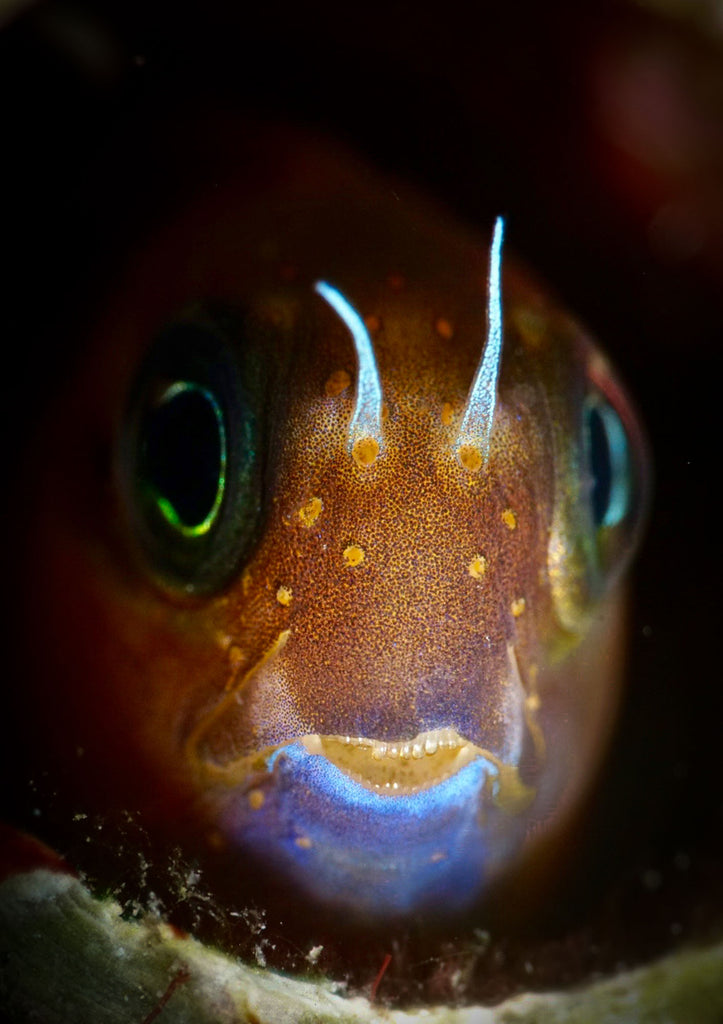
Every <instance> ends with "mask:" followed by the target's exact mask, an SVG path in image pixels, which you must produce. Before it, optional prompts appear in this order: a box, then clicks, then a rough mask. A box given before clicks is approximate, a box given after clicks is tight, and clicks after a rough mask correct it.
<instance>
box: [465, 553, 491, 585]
mask: <svg viewBox="0 0 723 1024" xmlns="http://www.w3.org/2000/svg"><path fill="white" fill-rule="evenodd" d="M467 569H468V572H469V574H470V576H471V577H472V579H473V580H481V579H482V577H483V576H484V574H485V573H486V572H487V559H486V558H485V556H484V555H475V556H474V558H473V559H472V561H471V562H470V563H469V565H468V567H467Z"/></svg>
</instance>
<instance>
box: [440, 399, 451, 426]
mask: <svg viewBox="0 0 723 1024" xmlns="http://www.w3.org/2000/svg"><path fill="white" fill-rule="evenodd" d="M453 420H454V406H453V405H452V403H451V402H445V403H444V405H443V406H442V423H443V424H444V425H445V427H451V426H452V421H453Z"/></svg>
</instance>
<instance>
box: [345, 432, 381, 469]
mask: <svg viewBox="0 0 723 1024" xmlns="http://www.w3.org/2000/svg"><path fill="white" fill-rule="evenodd" d="M351 453H352V456H353V457H354V461H355V462H356V464H357V466H362V467H366V466H371V464H372V463H373V462H374V460H375V459H376V457H377V455H378V454H379V442H378V441H376V440H375V439H374V438H373V437H360V438H358V440H356V441H355V442H354V445H353V447H352V450H351Z"/></svg>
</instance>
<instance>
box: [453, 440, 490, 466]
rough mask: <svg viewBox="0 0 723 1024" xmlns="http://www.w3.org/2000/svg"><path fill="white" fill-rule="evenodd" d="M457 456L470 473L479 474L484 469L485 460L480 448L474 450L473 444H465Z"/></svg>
mask: <svg viewBox="0 0 723 1024" xmlns="http://www.w3.org/2000/svg"><path fill="white" fill-rule="evenodd" d="M457 454H458V456H459V461H460V462H461V463H462V465H463V466H464V468H465V469H466V470H467V472H468V473H478V472H479V470H480V469H481V468H482V462H483V461H484V460H483V458H482V452H481V451H480V450H479V448H474V447H473V446H472V445H471V444H463V445H461V447H460V449H459V451H458V453H457Z"/></svg>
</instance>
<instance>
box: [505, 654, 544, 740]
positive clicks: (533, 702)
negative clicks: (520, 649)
mask: <svg viewBox="0 0 723 1024" xmlns="http://www.w3.org/2000/svg"><path fill="white" fill-rule="evenodd" d="M507 657H508V659H509V662H510V667H511V669H512V674H513V677H514V682H515V683H517V684H518V685H519V686H520V687H521V688H522V690H523V691H524V693H525V704H524V715H525V724H526V725H527V728H528V730H529V732H530V736H531V737H532V744H533V746H534V748H535V753H536V754H537V756H538V757H539V758H540V759H542V758H544V757H545V753H546V751H547V744H546V742H545V736H544V733H543V731H542V727H541V725H540V723H539V722H538V721H537V712H538V711H539V710H540V708H541V707H542V700H541V699H540V695H539V693H538V691H537V675H538V667H537V665H534V664H533V665H530V666H529V668H528V670H527V679H523V678H522V675H521V673H520V666H519V664H518V663H517V654H516V652H515V647H514V644H508V645H507Z"/></svg>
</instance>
